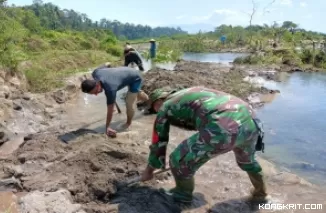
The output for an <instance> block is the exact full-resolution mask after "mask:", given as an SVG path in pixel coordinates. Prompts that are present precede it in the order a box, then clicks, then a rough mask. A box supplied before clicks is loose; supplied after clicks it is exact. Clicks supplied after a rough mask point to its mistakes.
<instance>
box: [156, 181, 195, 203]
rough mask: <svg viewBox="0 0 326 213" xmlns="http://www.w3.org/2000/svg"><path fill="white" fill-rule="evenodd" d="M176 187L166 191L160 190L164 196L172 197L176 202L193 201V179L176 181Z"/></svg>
mask: <svg viewBox="0 0 326 213" xmlns="http://www.w3.org/2000/svg"><path fill="white" fill-rule="evenodd" d="M175 183H176V187H174V188H172V189H169V190H166V189H161V190H162V191H163V192H164V193H165V194H167V195H169V196H172V197H173V199H174V200H175V201H177V202H182V203H191V202H192V200H193V191H194V189H195V178H194V177H192V178H190V179H183V180H180V179H176V180H175Z"/></svg>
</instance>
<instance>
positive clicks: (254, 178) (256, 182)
mask: <svg viewBox="0 0 326 213" xmlns="http://www.w3.org/2000/svg"><path fill="white" fill-rule="evenodd" d="M247 173H248V176H249V178H250V181H251V183H252V185H253V186H254V189H253V190H252V191H251V196H250V198H249V199H250V200H251V201H253V202H259V203H266V202H269V200H270V196H268V194H267V190H266V183H265V180H264V177H263V174H262V172H259V173H253V172H247Z"/></svg>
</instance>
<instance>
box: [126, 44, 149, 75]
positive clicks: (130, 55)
mask: <svg viewBox="0 0 326 213" xmlns="http://www.w3.org/2000/svg"><path fill="white" fill-rule="evenodd" d="M123 53H124V57H125V62H124V66H126V67H127V66H129V64H130V63H135V64H137V66H138V68H139V70H140V71H145V69H144V67H143V62H142V60H141V57H140V55H139V54H138V53H137V52H136V51H135V50H131V49H129V48H125V49H124V52H123Z"/></svg>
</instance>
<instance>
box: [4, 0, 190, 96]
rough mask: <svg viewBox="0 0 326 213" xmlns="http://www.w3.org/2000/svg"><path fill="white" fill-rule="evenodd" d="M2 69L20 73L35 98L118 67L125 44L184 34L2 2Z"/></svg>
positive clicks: (52, 8) (50, 7)
mask: <svg viewBox="0 0 326 213" xmlns="http://www.w3.org/2000/svg"><path fill="white" fill-rule="evenodd" d="M0 20H1V22H0V29H1V37H0V66H1V68H2V69H4V70H7V72H8V73H11V74H17V73H21V72H22V73H24V74H25V75H26V77H27V80H28V83H29V89H30V90H31V91H33V92H44V91H48V90H51V89H53V88H55V87H58V86H61V80H60V79H62V78H63V77H65V76H66V75H68V74H71V73H73V72H76V71H80V70H84V69H87V68H90V67H93V66H94V65H98V64H100V63H104V62H106V61H110V62H114V63H119V64H123V63H122V61H121V60H122V52H123V49H122V48H123V44H122V42H121V41H122V40H123V39H127V38H128V39H136V38H143V37H150V36H153V37H157V36H162V35H167V36H169V35H173V34H177V33H185V32H183V31H182V30H181V29H175V28H168V27H157V28H151V27H149V26H142V25H133V24H128V23H126V24H122V23H121V22H118V21H109V20H106V19H102V20H100V21H95V22H94V21H91V20H90V19H89V18H88V17H87V15H85V14H79V13H78V12H75V11H73V10H65V9H60V8H58V7H57V6H56V5H53V4H51V3H42V1H34V3H33V4H32V5H30V6H24V7H18V6H14V5H12V6H9V5H7V4H6V1H5V0H0Z"/></svg>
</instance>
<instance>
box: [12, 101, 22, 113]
mask: <svg viewBox="0 0 326 213" xmlns="http://www.w3.org/2000/svg"><path fill="white" fill-rule="evenodd" d="M13 109H14V110H17V111H20V110H22V109H23V107H22V106H21V105H20V104H19V103H18V102H16V101H14V102H13Z"/></svg>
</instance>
